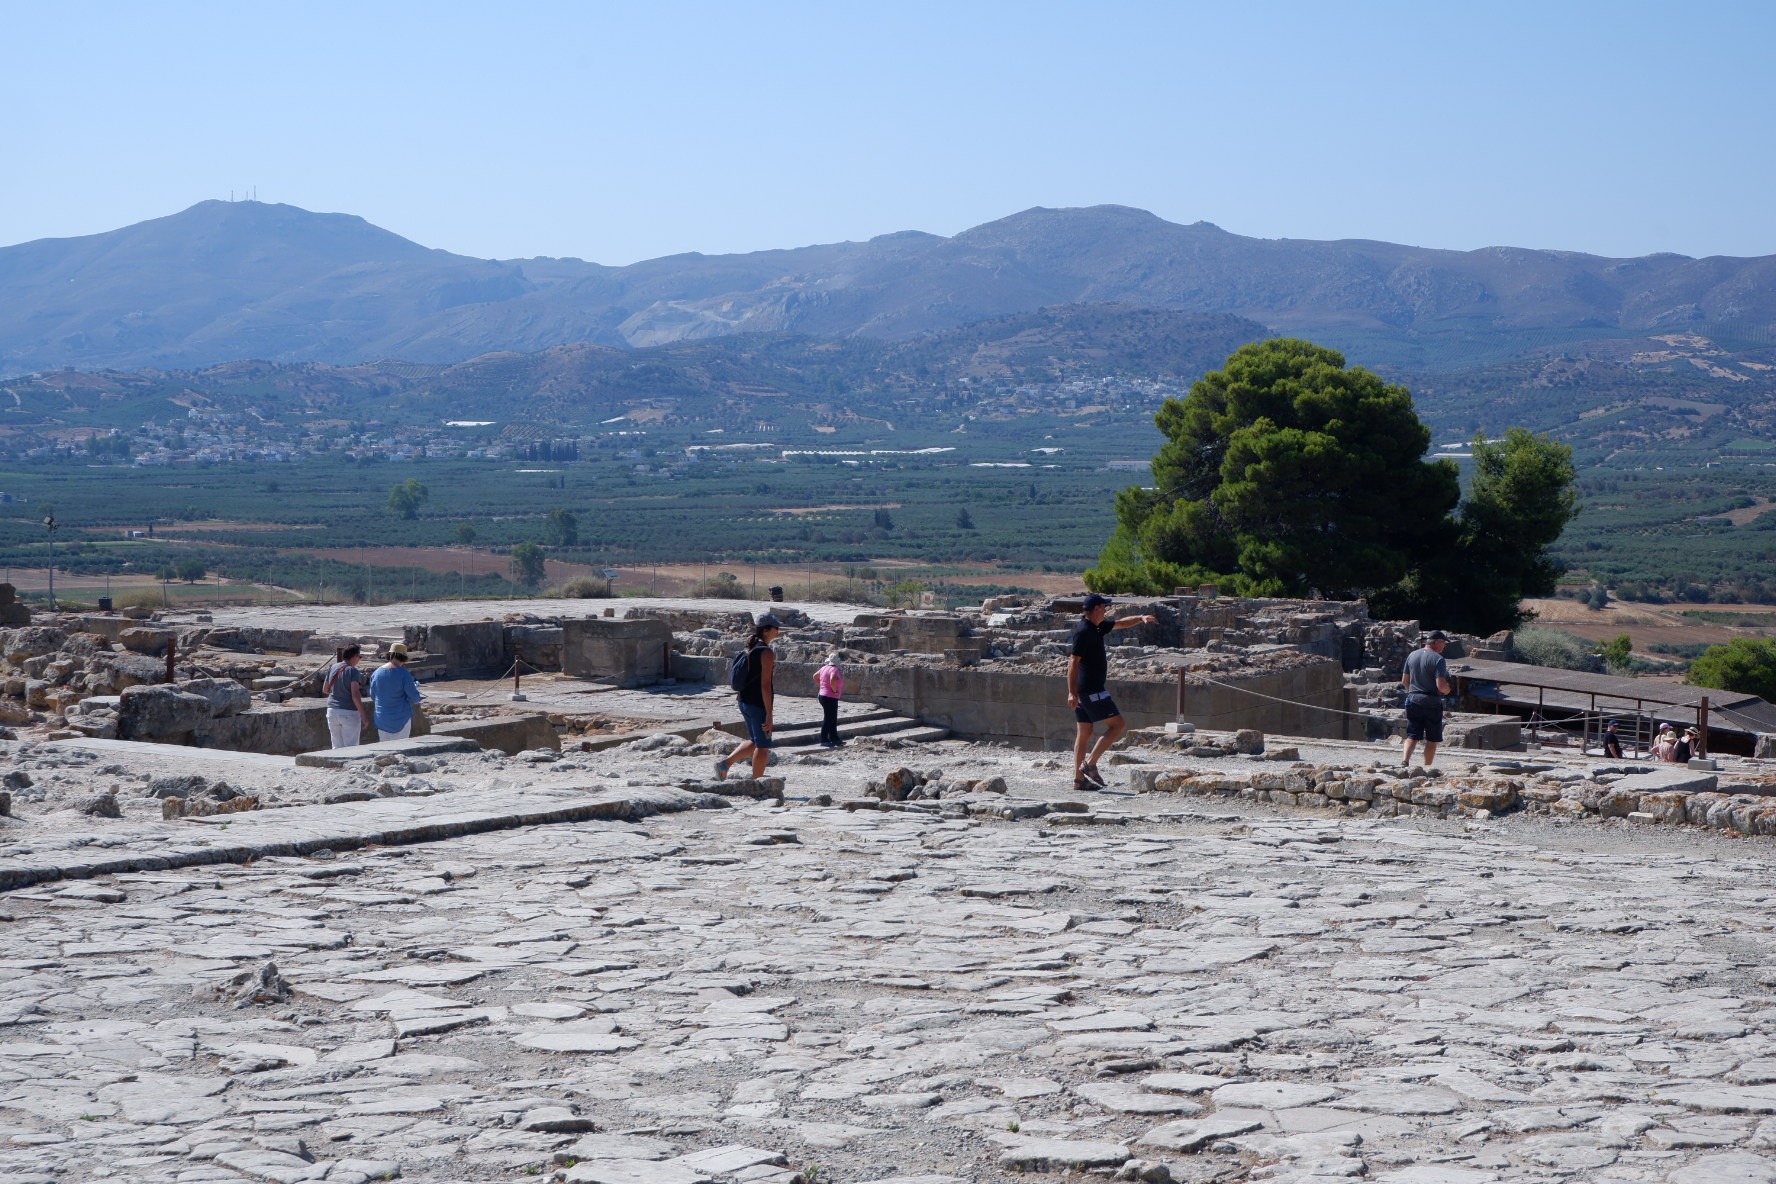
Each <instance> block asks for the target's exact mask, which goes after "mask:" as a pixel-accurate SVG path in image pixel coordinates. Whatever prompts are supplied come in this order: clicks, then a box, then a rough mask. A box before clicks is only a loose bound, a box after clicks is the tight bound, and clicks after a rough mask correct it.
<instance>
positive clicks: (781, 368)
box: [0, 305, 1265, 432]
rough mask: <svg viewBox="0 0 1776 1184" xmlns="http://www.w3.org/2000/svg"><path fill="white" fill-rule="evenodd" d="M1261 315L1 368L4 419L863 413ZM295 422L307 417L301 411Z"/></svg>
mask: <svg viewBox="0 0 1776 1184" xmlns="http://www.w3.org/2000/svg"><path fill="white" fill-rule="evenodd" d="M1263 336H1265V330H1264V326H1262V325H1259V324H1257V323H1256V322H1254V321H1247V320H1242V319H1241V318H1239V317H1230V316H1215V317H1204V316H1197V315H1194V314H1191V313H1180V312H1165V311H1158V310H1153V309H1128V308H1120V307H1117V306H1112V305H1073V306H1066V307H1061V308H1047V309H1039V310H1036V311H1034V312H1029V313H1020V314H1017V315H1015V316H1010V317H1002V318H996V319H994V320H990V321H982V322H977V323H975V324H973V325H970V326H968V327H966V328H964V329H953V330H945V331H943V332H938V333H930V334H925V335H922V336H919V337H915V338H912V339H910V340H906V341H899V342H886V341H880V340H876V339H873V338H863V337H851V338H840V339H831V338H818V337H806V336H800V335H795V334H739V335H733V336H728V337H722V338H717V339H714V340H708V341H686V342H675V343H673V344H671V345H664V346H655V347H651V348H646V349H639V350H626V349H618V348H615V347H612V346H604V345H593V344H589V343H584V342H582V343H578V344H573V345H560V346H554V347H552V348H550V349H546V350H542V351H539V352H536V353H517V352H512V351H499V352H494V353H488V354H483V355H480V356H478V357H474V358H470V359H467V360H465V361H462V362H457V363H453V364H449V365H444V364H436V363H433V364H426V363H409V362H387V361H385V362H370V363H360V364H357V365H351V366H334V365H329V364H326V363H320V362H286V363H274V362H264V361H247V362H227V363H223V364H221V365H218V366H210V367H204V368H202V369H197V370H161V369H144V370H134V371H122V370H100V371H61V370H58V371H51V372H46V373H42V374H38V375H35V376H28V377H20V378H15V379H11V380H7V381H0V428H9V429H14V430H31V431H39V432H41V431H55V430H57V429H64V428H74V429H78V428H81V427H88V428H108V427H128V426H133V425H135V424H139V423H143V422H145V421H147V420H150V419H159V420H162V421H167V420H176V419H179V418H182V417H184V416H185V414H186V412H187V411H188V410H189V409H191V408H193V407H199V408H207V409H212V410H218V411H228V412H248V413H251V414H252V415H254V416H255V417H256V418H259V419H261V420H270V419H276V418H279V417H285V418H291V417H298V416H303V415H316V414H318V415H324V416H332V417H342V418H354V419H380V420H384V421H390V420H393V421H401V420H407V421H412V422H425V423H428V424H432V425H436V424H437V423H439V422H441V421H442V420H445V419H450V418H456V417H461V418H469V419H475V418H484V417H495V418H498V419H501V420H528V421H534V422H538V423H554V424H561V425H570V424H572V425H584V424H588V423H594V422H597V421H599V420H602V419H604V418H606V417H609V416H613V415H623V414H625V413H628V412H630V411H632V410H635V409H638V408H651V409H654V410H657V411H659V412H662V413H667V414H670V415H673V416H675V417H682V418H699V417H704V416H712V415H719V414H722V413H725V412H732V413H734V414H741V413H743V412H744V409H745V408H747V407H748V406H756V405H757V404H758V403H759V401H760V400H761V399H765V400H773V399H776V398H779V397H787V398H788V400H789V403H790V404H791V405H792V406H795V407H799V408H803V409H804V410H805V412H806V415H807V417H810V418H815V417H819V416H821V415H833V414H844V413H851V412H856V411H862V412H865V413H868V414H875V413H877V412H876V411H875V410H874V409H873V408H872V406H871V403H872V400H873V398H874V396H875V395H877V394H878V393H881V392H896V393H899V392H913V391H920V392H928V391H929V390H930V389H931V388H932V386H933V385H934V384H937V383H954V382H957V381H959V380H964V379H966V380H970V381H975V380H987V381H991V382H993V383H994V384H996V385H999V384H1004V383H1007V382H1010V383H1021V382H1041V383H1047V382H1056V381H1064V380H1066V379H1069V378H1074V377H1086V376H1089V377H1104V376H1120V377H1127V378H1152V379H1175V380H1177V381H1178V382H1180V383H1188V382H1190V381H1193V380H1194V379H1195V378H1197V377H1198V376H1200V375H1201V374H1203V373H1204V372H1205V371H1207V370H1210V369H1212V368H1214V367H1216V366H1218V365H1220V364H1221V362H1222V361H1223V360H1225V359H1226V357H1227V355H1228V354H1229V353H1231V352H1232V351H1233V350H1235V349H1237V348H1239V346H1241V345H1243V344H1245V343H1246V342H1248V341H1255V340H1257V339H1259V338H1261V337H1263ZM292 422H294V419H292Z"/></svg>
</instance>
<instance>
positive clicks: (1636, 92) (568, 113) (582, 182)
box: [0, 0, 1776, 263]
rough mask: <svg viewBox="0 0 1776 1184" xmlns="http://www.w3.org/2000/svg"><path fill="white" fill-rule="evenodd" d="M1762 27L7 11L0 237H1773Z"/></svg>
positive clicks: (1762, 7)
mask: <svg viewBox="0 0 1776 1184" xmlns="http://www.w3.org/2000/svg"><path fill="white" fill-rule="evenodd" d="M1773 14H1776V5H1773V4H1770V3H1768V2H1767V0H1764V2H1753V3H1713V4H1709V3H1703V4H1698V5H1673V4H1643V3H1623V2H1620V0H1612V2H1608V3H1576V2H1563V0H1554V2H1548V0H1542V2H1539V3H1533V4H1514V3H1499V2H1497V0H1492V2H1489V3H1484V4H1480V3H1471V4H1441V3H1425V2H1420V3H1411V4H1362V3H1327V2H1324V0H1321V2H1316V3H1270V4H1266V3H1239V4H1230V3H1225V2H1222V3H1214V4H1188V3H1155V4H1134V3H1129V4H1117V3H1105V2H1103V0H1096V2H1093V3H1083V2H1082V3H1077V4H1065V5H1063V4H1045V3H1032V2H1028V0H1020V2H1018V3H985V2H979V0H950V2H948V3H942V4H922V3H907V2H904V0H895V2H891V3H881V2H878V3H874V4H865V3H854V2H851V0H833V2H832V3H829V4H821V5H801V4H763V3H732V4H723V5H716V4H699V3H669V2H655V3H645V4H643V3H636V4H626V5H615V4H595V3H560V4H557V3H523V2H518V3H507V4H500V5H494V4H489V3H474V4H471V3H450V2H447V0H428V2H426V3H423V4H420V3H413V4H383V3H369V4H366V3H363V2H362V0H359V2H357V3H352V4H329V3H316V2H313V0H309V2H305V3H301V4H280V5H272V4H260V3H239V2H238V0H231V2H229V3H216V4H210V3H191V2H179V0H169V2H167V3H161V4H141V3H129V4H124V3H83V2H81V0H56V2H55V3H53V4H47V3H40V2H38V0H0V38H3V40H4V44H5V45H6V53H5V62H4V66H3V67H0V110H4V112H5V114H4V116H3V117H0V182H3V183H0V242H3V243H11V242H19V241H22V240H26V239H32V238H40V237H46V236H60V235H77V234H89V233H93V232H96V231H100V230H106V229H110V228H112V227H116V226H120V225H124V224H126V223H129V222H135V221H139V220H141V219H144V218H150V217H156V216H159V215H163V214H169V213H172V212H174V211H176V210H179V209H182V208H184V207H185V206H188V205H190V204H192V203H193V202H196V201H200V200H202V199H204V198H213V197H226V196H228V192H229V190H230V189H233V190H235V191H237V192H239V191H243V190H245V189H247V188H248V187H250V186H254V185H257V186H258V192H259V196H260V198H261V200H265V201H280V202H289V203H292V204H295V205H299V206H303V207H306V208H309V209H314V210H339V211H345V212H349V213H355V214H361V215H363V216H364V217H365V218H368V219H369V220H370V221H372V222H375V223H377V224H378V225H380V226H384V227H387V228H389V229H391V230H394V231H396V232H398V233H400V234H403V235H406V236H407V237H409V238H412V239H416V240H418V241H419V242H422V243H425V244H426V245H428V246H435V247H443V248H445V249H448V250H451V251H458V252H462V253H466V254H473V255H484V256H499V257H512V256H526V255H575V256H579V257H581V258H585V259H592V260H597V261H599V262H603V263H627V262H631V261H633V260H635V259H640V258H647V257H651V256H655V255H663V254H670V253H675V252H679V251H693V250H695V251H705V252H722V251H746V250H755V249H758V248H763V247H786V246H798V245H802V244H806V243H812V242H828V241H835V240H840V239H862V238H868V237H870V236H871V235H876V234H881V233H884V232H887V231H893V230H904V229H918V230H927V231H932V232H936V233H940V234H952V233H954V232H956V231H958V230H962V229H964V228H966V227H968V226H972V225H975V224H977V223H980V222H985V221H989V220H991V219H994V218H998V217H1002V216H1004V215H1006V214H1010V213H1013V212H1015V211H1017V210H1021V209H1026V208H1028V207H1030V206H1036V205H1045V206H1066V205H1091V204H1096V203H1100V202H1117V203H1122V204H1126V205H1133V206H1141V207H1143V208H1146V209H1149V210H1153V211H1154V212H1156V213H1158V214H1160V215H1161V216H1163V217H1166V218H1169V219H1172V220H1173V221H1178V222H1193V221H1196V220H1198V219H1205V220H1207V221H1211V222H1215V223H1218V224H1219V225H1221V226H1223V227H1225V228H1226V229H1228V230H1231V231H1235V232H1237V233H1241V234H1249V235H1258V236H1262V237H1273V238H1274V237H1290V238H1344V237H1361V238H1381V239H1390V240H1393V241H1397V242H1407V243H1414V244H1421V245H1427V246H1440V247H1455V248H1463V249H1467V248H1474V247H1481V246H1487V245H1493V244H1511V245H1517V246H1527V247H1551V248H1563V249H1573V250H1585V251H1594V252H1598V253H1602V254H1610V255H1635V254H1643V253H1647V252H1651V251H1658V250H1670V251H1679V252H1682V253H1684V254H1689V255H1705V254H1738V255H1753V254H1771V253H1776V217H1772V210H1773V209H1776V152H1773V151H1772V148H1773V147H1776V143H1773V141H1776V130H1773V126H1776V122H1773V121H1776V69H1772V66H1771V60H1770V53H1771V47H1772V45H1773V44H1776V15H1773Z"/></svg>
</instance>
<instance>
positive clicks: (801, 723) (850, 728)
mask: <svg viewBox="0 0 1776 1184" xmlns="http://www.w3.org/2000/svg"><path fill="white" fill-rule="evenodd" d="M784 702H785V701H784V700H781V699H779V700H778V703H779V704H780V705H781V704H783V703H784ZM863 736H874V737H877V738H880V739H894V740H904V741H907V742H909V743H912V744H929V743H931V742H932V741H934V740H947V739H949V736H950V730H949V729H948V728H937V727H931V726H929V725H927V724H922V723H920V722H919V721H918V720H916V719H908V718H907V717H906V716H904V715H896V714H895V713H894V712H892V711H890V710H888V708H886V707H878V706H876V705H875V704H873V703H847V704H845V706H844V707H842V708H841V709H840V711H839V739H841V740H856V739H858V738H860V737H863ZM772 739H773V740H775V741H776V747H778V748H805V747H809V746H811V745H814V744H816V743H818V742H819V740H820V719H819V717H818V716H816V717H815V718H814V719H812V720H807V719H798V720H794V721H788V720H779V721H778V722H777V727H776V731H775V732H774V733H773V734H772Z"/></svg>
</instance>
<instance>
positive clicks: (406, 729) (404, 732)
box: [376, 720, 413, 740]
mask: <svg viewBox="0 0 1776 1184" xmlns="http://www.w3.org/2000/svg"><path fill="white" fill-rule="evenodd" d="M376 734H377V735H378V736H379V737H381V738H382V739H384V740H405V739H407V737H409V736H411V735H412V734H413V721H412V720H408V721H407V722H406V723H404V724H402V725H401V730H400V731H398V732H390V731H387V730H386V729H383V728H378V729H376Z"/></svg>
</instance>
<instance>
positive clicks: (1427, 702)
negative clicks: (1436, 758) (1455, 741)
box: [1406, 695, 1443, 744]
mask: <svg viewBox="0 0 1776 1184" xmlns="http://www.w3.org/2000/svg"><path fill="white" fill-rule="evenodd" d="M1406 739H1408V740H1425V741H1428V742H1429V743H1431V744H1441V743H1443V701H1442V700H1441V699H1426V698H1422V697H1420V696H1418V695H1409V696H1407V698H1406Z"/></svg>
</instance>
